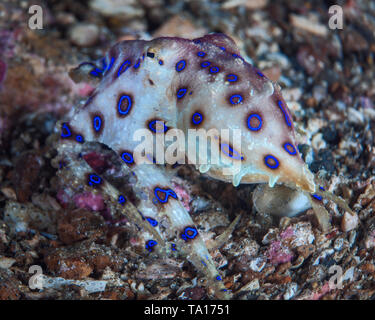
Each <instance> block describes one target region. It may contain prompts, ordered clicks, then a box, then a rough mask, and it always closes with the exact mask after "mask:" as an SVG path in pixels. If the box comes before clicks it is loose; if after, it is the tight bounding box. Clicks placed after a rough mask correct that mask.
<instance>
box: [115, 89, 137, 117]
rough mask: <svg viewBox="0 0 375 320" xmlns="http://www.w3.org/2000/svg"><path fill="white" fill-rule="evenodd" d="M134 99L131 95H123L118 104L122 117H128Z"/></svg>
mask: <svg viewBox="0 0 375 320" xmlns="http://www.w3.org/2000/svg"><path fill="white" fill-rule="evenodd" d="M132 104H133V103H132V98H131V97H130V96H129V95H126V94H123V95H122V96H121V97H120V99H119V100H118V103H117V111H118V113H119V114H120V116H126V115H127V114H128V113H129V112H130V110H131V108H132Z"/></svg>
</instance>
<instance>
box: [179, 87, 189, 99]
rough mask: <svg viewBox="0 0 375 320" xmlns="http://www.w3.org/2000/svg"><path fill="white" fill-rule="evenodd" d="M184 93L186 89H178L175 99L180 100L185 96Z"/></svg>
mask: <svg viewBox="0 0 375 320" xmlns="http://www.w3.org/2000/svg"><path fill="white" fill-rule="evenodd" d="M186 91H187V89H186V88H182V89H179V90H178V91H177V98H178V99H181V98H182V97H183V96H184V95H185V94H186Z"/></svg>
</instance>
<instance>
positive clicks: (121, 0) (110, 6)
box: [90, 0, 144, 20]
mask: <svg viewBox="0 0 375 320" xmlns="http://www.w3.org/2000/svg"><path fill="white" fill-rule="evenodd" d="M137 2H138V1H137V0H91V1H90V7H91V8H92V9H93V10H95V11H97V12H99V13H101V14H102V15H104V16H107V17H116V18H120V19H121V20H130V19H134V18H140V17H143V16H144V10H143V9H142V8H141V6H140V4H139V3H137Z"/></svg>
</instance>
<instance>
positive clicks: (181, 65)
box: [176, 60, 186, 72]
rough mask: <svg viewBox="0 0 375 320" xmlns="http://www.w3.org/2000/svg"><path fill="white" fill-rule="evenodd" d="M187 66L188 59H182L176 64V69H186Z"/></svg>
mask: <svg viewBox="0 0 375 320" xmlns="http://www.w3.org/2000/svg"><path fill="white" fill-rule="evenodd" d="M185 66H186V61H185V60H180V61H179V62H177V64H176V71H177V72H180V71H182V70H184V69H185Z"/></svg>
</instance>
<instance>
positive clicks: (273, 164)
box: [264, 154, 279, 169]
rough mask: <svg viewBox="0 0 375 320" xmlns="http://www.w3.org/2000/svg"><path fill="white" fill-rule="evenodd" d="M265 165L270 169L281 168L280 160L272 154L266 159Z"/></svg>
mask: <svg viewBox="0 0 375 320" xmlns="http://www.w3.org/2000/svg"><path fill="white" fill-rule="evenodd" d="M264 163H265V164H266V166H267V167H268V168H270V169H277V168H278V167H279V160H277V159H276V158H275V157H274V156H272V155H270V154H269V155H267V156H265V157H264Z"/></svg>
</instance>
